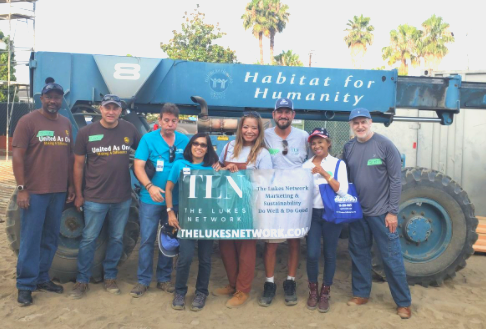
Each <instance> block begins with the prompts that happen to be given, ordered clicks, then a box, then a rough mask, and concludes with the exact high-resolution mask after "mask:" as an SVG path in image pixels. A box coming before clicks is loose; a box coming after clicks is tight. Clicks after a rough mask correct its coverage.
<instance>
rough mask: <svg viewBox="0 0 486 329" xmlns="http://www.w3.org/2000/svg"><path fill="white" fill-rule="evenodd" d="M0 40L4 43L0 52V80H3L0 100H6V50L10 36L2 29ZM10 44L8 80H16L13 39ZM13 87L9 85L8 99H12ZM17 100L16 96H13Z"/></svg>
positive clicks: (7, 49)
mask: <svg viewBox="0 0 486 329" xmlns="http://www.w3.org/2000/svg"><path fill="white" fill-rule="evenodd" d="M0 40H2V41H3V42H4V43H5V45H6V49H5V50H3V51H1V52H0V80H1V81H4V83H3V84H2V87H1V88H2V92H1V93H0V102H6V101H7V90H8V86H7V81H8V65H7V63H8V51H9V47H10V37H9V36H5V35H4V34H3V32H2V31H0ZM11 46H12V53H11V54H10V81H17V77H16V76H15V65H16V62H15V52H14V51H13V48H14V47H13V41H12V43H11ZM13 95H14V88H12V87H10V101H14V99H13V97H14V96H13ZM15 98H16V100H18V96H16V97H15Z"/></svg>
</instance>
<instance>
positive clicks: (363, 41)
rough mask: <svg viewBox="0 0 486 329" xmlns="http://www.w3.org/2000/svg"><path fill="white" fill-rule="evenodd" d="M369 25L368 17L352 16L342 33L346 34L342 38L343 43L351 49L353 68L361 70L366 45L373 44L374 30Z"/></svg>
mask: <svg viewBox="0 0 486 329" xmlns="http://www.w3.org/2000/svg"><path fill="white" fill-rule="evenodd" d="M369 24H370V18H369V17H363V15H362V14H361V16H359V17H358V16H354V18H353V20H348V23H346V25H347V26H348V28H346V29H345V30H344V31H346V32H348V34H347V35H346V36H345V37H344V42H346V44H347V45H348V48H350V49H351V60H352V62H353V67H354V68H361V65H362V63H363V59H364V55H365V53H366V50H367V46H368V45H370V46H371V45H372V44H373V33H371V32H373V31H374V30H375V28H374V27H373V25H369Z"/></svg>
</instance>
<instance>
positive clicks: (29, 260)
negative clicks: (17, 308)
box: [12, 79, 74, 306]
mask: <svg viewBox="0 0 486 329" xmlns="http://www.w3.org/2000/svg"><path fill="white" fill-rule="evenodd" d="M63 95H64V90H63V88H62V87H61V86H60V85H58V84H57V83H54V80H53V79H48V80H46V85H45V86H44V88H43V89H42V93H41V97H40V100H41V103H42V108H41V109H38V110H35V111H33V112H31V113H29V114H26V115H24V116H23V117H22V118H21V119H20V120H19V122H18V124H17V127H16V129H15V132H14V135H13V143H12V144H13V160H12V166H13V172H14V176H15V180H16V182H17V191H18V194H17V205H18V206H19V208H20V210H21V212H20V216H21V229H20V248H19V257H18V259H17V289H18V299H17V301H18V302H19V303H20V304H21V305H22V306H27V305H30V304H32V291H35V290H39V291H49V292H55V293H59V294H60V293H62V292H63V287H62V286H60V285H56V284H54V283H53V282H52V281H51V280H50V278H49V273H48V272H49V268H50V267H51V264H52V260H53V258H54V255H55V253H56V250H57V243H58V238H59V230H60V226H61V224H60V223H61V214H62V211H63V209H64V203H65V202H72V201H73V200H74V186H73V181H72V164H73V154H72V149H73V147H72V138H71V136H72V135H71V123H70V122H69V120H68V119H67V118H65V117H63V116H61V115H59V114H58V111H59V109H60V108H61V106H62V100H63ZM66 191H67V192H68V194H67V198H66Z"/></svg>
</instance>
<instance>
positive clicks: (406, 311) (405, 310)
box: [397, 306, 412, 319]
mask: <svg viewBox="0 0 486 329" xmlns="http://www.w3.org/2000/svg"><path fill="white" fill-rule="evenodd" d="M397 314H398V315H399V316H400V317H401V318H402V319H410V318H411V317H412V309H411V307H410V306H407V307H398V308H397Z"/></svg>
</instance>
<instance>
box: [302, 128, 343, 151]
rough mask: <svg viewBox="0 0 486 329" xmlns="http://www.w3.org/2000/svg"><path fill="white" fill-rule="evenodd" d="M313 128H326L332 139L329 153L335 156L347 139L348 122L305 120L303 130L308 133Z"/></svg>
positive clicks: (341, 149)
mask: <svg viewBox="0 0 486 329" xmlns="http://www.w3.org/2000/svg"><path fill="white" fill-rule="evenodd" d="M314 128H326V129H327V131H328V132H329V136H330V139H331V141H332V148H331V152H330V153H331V155H332V156H337V155H339V154H340V153H342V151H343V147H344V144H346V142H347V141H349V139H350V138H349V137H350V132H349V123H347V122H339V121H317V120H305V122H304V130H305V131H307V132H308V133H309V134H310V133H311V132H312V130H313V129H314Z"/></svg>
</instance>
